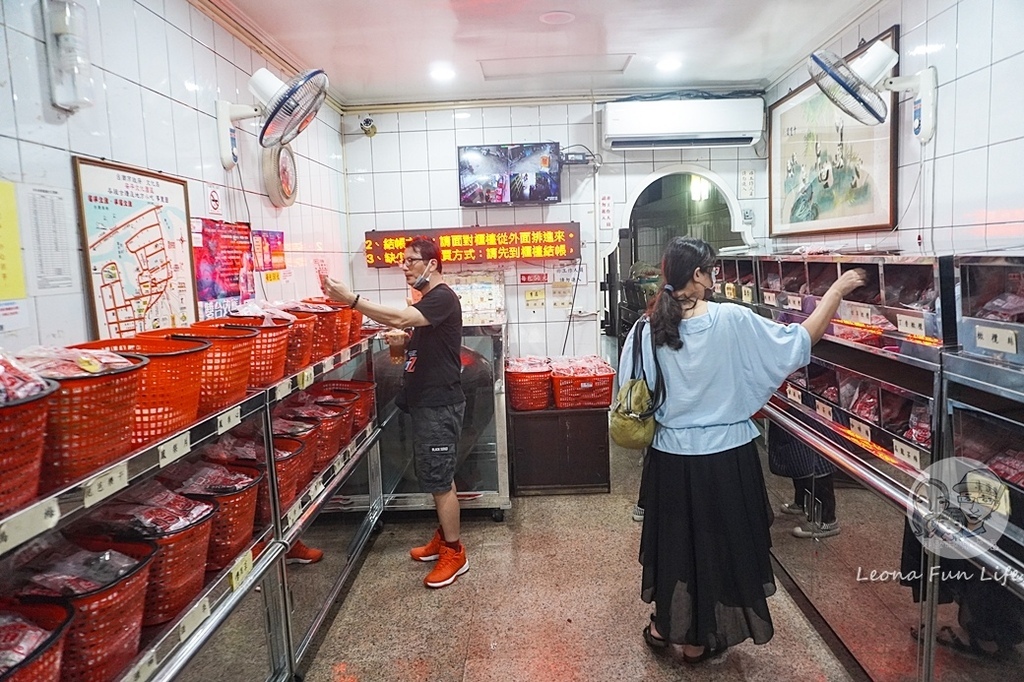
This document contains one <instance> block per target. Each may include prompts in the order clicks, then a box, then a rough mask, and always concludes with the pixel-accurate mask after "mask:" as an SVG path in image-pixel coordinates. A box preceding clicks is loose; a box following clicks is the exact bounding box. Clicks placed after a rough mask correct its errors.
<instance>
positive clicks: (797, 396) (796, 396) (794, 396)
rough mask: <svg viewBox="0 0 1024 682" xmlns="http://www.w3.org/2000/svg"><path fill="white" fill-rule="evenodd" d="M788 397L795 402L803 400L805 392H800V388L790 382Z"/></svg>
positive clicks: (787, 386)
mask: <svg viewBox="0 0 1024 682" xmlns="http://www.w3.org/2000/svg"><path fill="white" fill-rule="evenodd" d="M786 397H787V398H789V399H790V400H792V401H793V402H794V403H799V402H803V394H802V393H801V392H800V389H799V388H796V387H795V386H790V385H789V384H786Z"/></svg>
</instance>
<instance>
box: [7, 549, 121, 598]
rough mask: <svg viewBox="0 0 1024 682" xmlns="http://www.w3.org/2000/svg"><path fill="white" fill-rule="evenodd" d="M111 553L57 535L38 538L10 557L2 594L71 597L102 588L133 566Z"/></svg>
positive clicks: (119, 555)
mask: <svg viewBox="0 0 1024 682" xmlns="http://www.w3.org/2000/svg"><path fill="white" fill-rule="evenodd" d="M136 563H137V562H136V561H135V559H132V558H131V557H129V556H125V555H124V554H121V553H120V552H117V551H114V550H107V551H104V552H91V551H88V550H85V549H82V548H81V547H79V546H77V545H75V544H73V543H71V542H68V541H67V540H66V539H64V537H63V536H61V535H53V536H48V537H45V538H40V539H39V540H36V541H34V542H32V543H30V544H29V545H28V546H26V547H24V548H22V550H19V552H18V553H17V554H16V555H15V556H14V557H13V558H12V565H13V566H14V570H13V571H12V572H7V573H6V574H5V576H4V583H5V586H4V587H5V591H10V592H12V593H14V594H17V595H23V596H30V595H45V596H72V595H76V594H84V593H86V592H91V591H93V590H98V589H100V588H101V587H106V586H107V585H110V584H111V583H113V582H114V581H116V580H117V579H118V578H120V577H121V576H123V575H125V574H126V573H127V572H128V571H130V570H131V569H132V568H134V567H135V565H136Z"/></svg>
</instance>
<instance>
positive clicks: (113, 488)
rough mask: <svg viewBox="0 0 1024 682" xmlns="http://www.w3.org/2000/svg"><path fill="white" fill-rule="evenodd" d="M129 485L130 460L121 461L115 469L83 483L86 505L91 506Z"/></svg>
mask: <svg viewBox="0 0 1024 682" xmlns="http://www.w3.org/2000/svg"><path fill="white" fill-rule="evenodd" d="M127 487H128V462H121V463H120V464H118V465H117V466H115V467H114V468H113V469H110V470H109V471H107V472H106V473H104V474H100V475H99V476H97V477H95V478H93V479H90V480H89V481H86V482H85V483H84V484H83V485H82V489H83V490H84V491H85V501H84V504H85V506H86V507H91V506H92V505H94V504H96V503H97V502H99V501H101V500H105V499H107V498H108V497H110V496H111V495H113V494H114V493H116V492H117V491H119V490H124V489H125V488H127Z"/></svg>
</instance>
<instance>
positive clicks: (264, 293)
mask: <svg viewBox="0 0 1024 682" xmlns="http://www.w3.org/2000/svg"><path fill="white" fill-rule="evenodd" d="M235 170H236V171H238V186H239V187H240V188H241V189H242V201H244V202H245V221H246V223H248V224H249V229H250V230H252V212H251V211H250V210H249V197H247V196H246V194H245V182H244V181H243V180H242V169H241V167H240V166H239V165H238V164H237V163H236V164H235ZM250 243H251V239H250ZM253 267H254V268H255V265H254V266H253ZM252 279H253V282H255V283H256V285H257V286H259V288H260V300H263V301H266V300H267V290H266V289H265V288H264V286H263V278H262V277H257V276H256V272H255V270H254V271H253V273H252ZM253 293H255V292H253Z"/></svg>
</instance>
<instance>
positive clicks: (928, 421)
mask: <svg viewBox="0 0 1024 682" xmlns="http://www.w3.org/2000/svg"><path fill="white" fill-rule="evenodd" d="M903 437H904V438H907V439H909V440H912V441H914V442H915V443H917V444H918V445H923V446H925V447H929V448H930V447H931V446H932V416H931V414H930V413H929V412H928V406H927V405H919V404H915V405H914V407H913V408H912V409H911V411H910V428H909V429H907V431H906V432H905V433H904V434H903Z"/></svg>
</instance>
